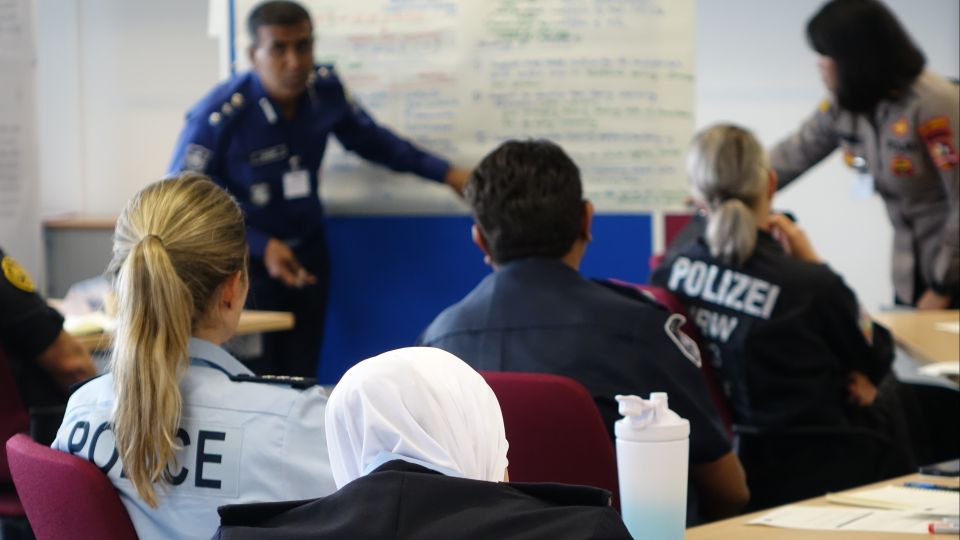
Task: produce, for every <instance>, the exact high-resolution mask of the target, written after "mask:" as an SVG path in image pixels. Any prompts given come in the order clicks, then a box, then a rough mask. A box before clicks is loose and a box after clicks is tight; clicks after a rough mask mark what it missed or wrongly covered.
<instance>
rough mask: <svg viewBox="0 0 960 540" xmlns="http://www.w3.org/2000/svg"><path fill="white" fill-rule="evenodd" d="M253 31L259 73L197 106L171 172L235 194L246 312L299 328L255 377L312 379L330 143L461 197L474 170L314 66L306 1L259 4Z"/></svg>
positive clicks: (323, 274)
mask: <svg viewBox="0 0 960 540" xmlns="http://www.w3.org/2000/svg"><path fill="white" fill-rule="evenodd" d="M247 27H248V31H249V33H250V39H251V45H250V48H249V51H248V52H249V55H250V61H251V63H252V65H253V71H252V72H246V73H242V74H240V75H238V76H236V77H234V78H232V79H230V80H228V81H226V82H224V83H221V84H220V85H218V86H217V87H216V88H214V89H213V90H212V91H211V92H209V93H208V94H207V95H206V96H205V97H204V98H203V99H201V100H200V102H199V103H198V104H197V105H196V106H194V107H193V108H192V109H191V110H190V112H189V113H188V115H187V122H186V125H185V127H184V128H183V131H182V132H181V134H180V137H179V140H178V141H177V144H176V147H175V149H174V153H173V159H172V162H171V165H170V172H171V174H174V173H176V172H179V171H182V170H193V171H197V172H202V173H204V174H206V175H208V176H210V177H211V178H213V180H214V181H215V182H216V183H218V184H219V185H221V186H222V187H224V188H225V189H226V190H227V191H229V192H230V193H231V194H232V195H233V196H234V197H236V199H237V201H238V202H239V203H240V205H241V207H242V208H243V211H244V213H245V215H246V219H247V238H248V240H249V243H250V255H251V260H250V285H251V294H250V307H252V308H256V309H268V310H283V311H292V312H293V313H294V316H295V319H296V322H295V327H294V329H293V330H292V331H290V332H279V333H271V334H267V335H264V336H263V343H264V350H263V361H264V365H262V366H258V371H265V372H276V373H284V374H288V375H299V376H306V377H314V376H316V371H317V362H318V359H319V354H320V347H321V343H322V334H323V327H324V315H325V308H326V299H327V282H328V270H329V267H328V253H327V245H326V241H325V237H324V216H323V208H322V205H321V202H320V199H319V197H318V193H319V191H318V189H319V181H320V178H319V169H320V165H321V162H322V160H323V155H324V151H325V149H326V143H327V138H328V136H329V135H331V134H332V135H334V136H336V137H337V139H338V140H339V141H340V142H341V143H342V144H343V146H344V147H345V148H346V149H348V150H351V151H354V152H356V153H357V154H359V155H360V156H362V157H364V158H366V159H368V160H370V161H373V162H376V163H379V164H382V165H385V166H387V167H389V168H390V169H393V170H394V171H398V172H410V173H415V174H417V175H419V176H421V177H424V178H428V179H431V180H435V181H442V182H446V183H447V184H449V185H450V186H451V187H452V188H453V189H455V190H456V191H457V192H460V191H461V190H462V188H463V184H464V183H465V182H466V178H467V176H468V174H469V172H468V171H465V170H462V169H459V168H455V167H452V166H451V165H450V164H449V163H448V162H447V161H445V160H444V159H441V158H439V157H436V156H434V155H432V154H430V153H428V152H425V151H423V150H421V149H419V148H417V147H416V146H414V145H413V144H411V143H410V142H408V141H405V140H403V139H401V138H399V137H398V136H396V135H394V134H393V133H391V132H390V131H389V130H387V129H385V128H383V127H381V126H379V125H377V124H376V122H375V121H374V119H373V118H371V117H370V116H369V115H368V114H367V113H366V112H365V111H364V110H363V109H362V108H361V106H360V105H359V104H358V103H356V102H355V101H353V99H351V97H350V95H349V93H348V92H346V91H345V90H344V87H343V85H342V84H341V82H340V80H339V78H338V77H337V74H336V72H335V71H334V68H333V66H329V65H314V60H313V40H314V38H313V25H312V22H311V19H310V14H309V13H308V12H307V11H306V9H304V8H303V7H302V6H301V5H299V4H297V3H295V2H288V1H273V2H264V3H261V4H259V5H257V6H256V7H254V8H253V10H252V11H251V12H250V15H249V17H248V20H247Z"/></svg>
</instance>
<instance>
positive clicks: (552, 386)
mask: <svg viewBox="0 0 960 540" xmlns="http://www.w3.org/2000/svg"><path fill="white" fill-rule="evenodd" d="M480 374H481V375H483V378H484V379H486V381H487V384H489V385H490V388H492V389H493V393H494V394H496V395H497V401H499V402H500V409H501V410H502V411H503V423H504V426H505V428H506V431H507V440H508V441H509V442H510V450H509V451H508V453H507V459H509V460H510V465H509V471H510V480H511V481H515V482H559V483H563V484H580V485H586V486H595V487H600V488H603V489H606V490H609V491H610V492H611V493H613V505H614V508H617V509H619V508H620V496H619V492H618V489H617V456H616V453H615V452H614V449H613V443H612V442H611V441H610V434H609V433H608V432H607V428H606V427H605V426H604V424H603V419H602V418H601V417H600V411H598V410H597V406H596V404H595V403H594V402H593V397H591V396H590V393H589V392H587V389H586V388H584V387H583V385H582V384H580V383H579V382H577V381H575V380H573V379H571V378H569V377H561V376H559V375H548V374H545V373H515V372H494V371H482V372H480Z"/></svg>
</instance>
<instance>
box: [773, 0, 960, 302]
mask: <svg viewBox="0 0 960 540" xmlns="http://www.w3.org/2000/svg"><path fill="white" fill-rule="evenodd" d="M807 37H808V39H809V41H810V45H811V46H812V47H813V49H814V50H815V51H816V52H817V53H818V54H819V55H820V58H819V61H818V67H819V69H820V75H821V77H822V78H823V82H824V85H825V86H826V87H827V89H828V90H829V91H830V92H831V97H830V98H828V99H826V100H824V101H823V102H822V103H821V104H820V106H819V108H818V110H817V111H816V112H815V113H814V114H813V116H812V117H810V118H809V119H808V120H807V121H806V122H805V123H804V124H803V125H802V126H801V127H800V129H799V130H798V131H797V132H796V133H794V134H793V135H791V136H790V137H788V138H787V139H786V140H784V141H782V142H781V143H780V144H778V145H777V146H776V147H775V148H774V149H773V150H772V151H771V153H770V159H771V162H772V165H773V168H774V169H775V170H776V171H777V174H778V177H779V187H780V188H782V187H783V186H785V185H787V184H789V183H790V182H791V181H793V180H794V179H795V178H796V177H797V176H799V175H801V174H803V173H804V172H805V171H806V170H807V169H809V168H811V167H813V166H814V165H815V164H816V163H817V162H819V161H820V160H822V159H823V158H825V157H826V156H827V155H829V154H830V153H831V152H833V150H834V149H836V148H837V147H840V148H841V149H842V150H843V155H844V161H845V162H846V163H847V165H849V166H850V167H852V168H854V169H857V170H858V171H860V172H863V173H869V174H870V175H872V176H873V179H874V189H875V190H876V191H877V193H879V194H880V196H881V197H883V200H884V202H885V203H886V206H887V213H888V215H889V216H890V221H891V222H892V223H893V227H894V240H893V242H894V245H893V283H894V290H895V293H896V297H897V302H898V303H902V304H909V305H915V306H917V307H918V308H921V309H942V308H946V307H957V304H958V297H960V295H958V289H960V245H958V244H960V232H958V231H960V212H958V208H960V177H958V157H957V147H958V133H957V131H956V129H957V125H958V123H960V119H958V114H960V113H958V109H960V90H958V86H957V84H955V83H954V82H952V81H949V80H947V79H945V78H943V77H941V76H939V75H937V74H935V73H933V72H931V71H929V70H925V69H924V64H925V60H924V56H923V53H922V52H921V51H920V50H919V49H918V48H917V47H916V45H914V44H913V42H912V41H911V39H910V37H909V36H908V35H907V33H906V31H905V30H904V29H903V27H902V26H901V25H900V23H899V22H898V21H897V19H896V18H895V17H894V16H893V14H892V13H890V11H889V10H888V9H887V8H886V7H885V6H884V5H883V4H881V3H879V2H877V1H876V0H833V1H831V2H828V3H827V4H826V5H824V6H823V8H821V10H820V11H819V12H818V13H817V14H816V15H814V17H813V18H812V19H811V20H810V22H809V23H808V25H807Z"/></svg>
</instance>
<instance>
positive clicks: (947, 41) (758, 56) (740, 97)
mask: <svg viewBox="0 0 960 540" xmlns="http://www.w3.org/2000/svg"><path fill="white" fill-rule="evenodd" d="M886 1H887V5H888V6H890V8H891V9H892V10H893V11H894V12H895V13H896V14H897V15H898V17H899V18H900V20H901V22H903V24H904V25H905V26H906V28H907V30H908V32H909V33H910V35H911V36H913V38H914V39H915V40H916V41H917V43H918V45H919V46H920V48H921V49H923V51H924V52H925V53H926V56H927V61H928V65H929V66H930V67H932V68H933V69H935V70H937V71H939V72H940V73H943V74H946V75H949V76H952V77H956V76H957V72H958V69H960V34H958V28H960V23H958V20H960V3H958V2H957V0H922V1H921V0H886ZM821 4H822V1H821V0H790V1H789V2H784V1H779V2H773V1H770V0H700V1H698V2H697V9H698V12H697V55H698V56H697V76H698V80H697V126H698V127H703V126H706V125H708V124H712V123H714V122H718V121H734V122H737V123H739V124H741V125H744V126H746V127H749V128H751V129H752V130H754V132H756V133H757V135H758V136H759V137H760V138H761V139H762V140H763V141H764V142H766V143H768V144H773V143H775V142H777V141H778V140H779V139H780V138H782V137H784V136H785V135H787V134H788V133H789V132H790V131H791V130H793V129H795V128H796V127H797V125H798V124H799V123H800V122H801V121H802V120H803V119H804V118H806V116H807V115H809V114H811V113H812V112H813V110H814V109H815V108H816V106H817V103H818V102H819V101H820V99H821V98H822V97H824V95H825V94H824V90H823V88H822V86H821V84H820V78H819V76H818V74H817V71H816V66H815V56H814V53H813V52H812V51H810V49H809V48H808V46H807V43H806V36H805V27H806V22H807V20H808V19H809V18H810V16H811V15H813V13H814V12H815V11H816V10H817V9H818V8H819V6H820V5H821ZM851 181H852V174H851V173H850V172H849V169H847V167H846V166H845V165H843V164H842V163H841V160H840V157H839V153H834V155H832V156H831V157H830V158H828V159H827V160H824V162H823V163H821V164H820V165H819V166H818V167H817V168H815V169H814V170H813V171H811V172H810V173H808V174H807V175H806V176H804V177H802V178H799V179H797V180H796V181H795V182H794V183H793V184H791V186H790V187H789V188H787V189H786V190H784V191H783V193H782V194H781V195H780V196H778V198H777V199H776V200H775V201H774V203H775V206H776V207H777V208H779V209H785V210H786V209H789V210H792V211H793V212H794V213H795V214H796V215H797V218H798V219H799V221H800V222H801V223H802V225H803V226H804V228H805V229H806V231H807V233H808V234H809V235H810V236H811V238H812V240H813V243H814V245H815V246H816V248H817V249H818V250H819V252H820V254H821V256H822V257H823V258H825V259H826V260H827V261H829V263H830V265H831V266H832V267H833V268H834V269H835V270H837V271H838V272H839V273H841V274H842V275H843V276H844V277H845V278H846V280H847V283H848V284H849V285H850V286H851V287H852V288H854V289H855V290H856V291H857V293H858V295H859V296H860V300H861V302H862V303H863V304H864V305H865V306H866V307H867V309H876V308H877V307H878V306H881V305H889V304H891V303H892V299H893V287H892V285H891V282H890V242H891V238H892V230H891V228H890V225H889V222H888V221H887V217H886V211H885V210H884V208H883V204H882V202H881V201H880V199H879V197H877V196H876V195H874V196H872V197H869V198H867V199H858V198H855V197H853V196H852V195H851Z"/></svg>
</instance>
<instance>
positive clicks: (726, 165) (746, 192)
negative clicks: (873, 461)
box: [651, 124, 910, 499]
mask: <svg viewBox="0 0 960 540" xmlns="http://www.w3.org/2000/svg"><path fill="white" fill-rule="evenodd" d="M687 175H688V178H689V181H690V186H691V193H692V196H693V198H694V199H695V201H696V202H697V205H698V206H699V207H700V208H702V209H703V210H704V212H705V215H706V226H705V228H703V232H702V234H700V236H699V237H697V238H695V239H693V240H687V241H686V242H685V243H682V244H681V245H679V246H673V247H672V248H671V252H670V253H668V256H667V258H666V260H664V262H663V263H662V264H661V265H660V266H659V267H658V268H657V269H656V270H655V271H654V274H653V276H652V278H651V282H652V283H653V284H655V285H658V286H661V287H665V288H667V289H669V290H670V291H671V292H672V293H673V294H675V295H677V296H678V297H679V299H680V300H681V301H682V302H683V303H684V304H685V305H686V306H687V309H688V311H689V315H690V317H691V318H692V319H693V322H694V323H695V324H696V326H697V327H698V329H699V330H700V333H701V334H702V337H703V340H704V342H705V345H706V346H705V347H703V349H704V350H703V353H704V355H705V356H706V358H704V360H705V361H710V362H711V364H712V365H713V366H716V367H718V368H719V376H720V379H721V381H722V383H723V387H724V389H725V391H726V393H727V396H728V399H729V404H730V408H731V409H732V413H733V417H734V421H735V422H736V423H738V424H741V425H746V426H750V427H751V428H757V429H760V430H763V431H769V430H785V429H792V428H799V427H803V428H808V427H817V428H822V427H825V426H849V425H856V426H861V427H866V428H868V429H873V428H874V427H877V426H886V427H890V426H893V425H895V424H896V423H897V422H896V421H895V419H891V418H890V416H891V415H892V414H893V413H892V412H891V409H892V407H890V408H888V407H887V404H886V400H885V399H878V388H877V387H878V386H879V385H880V383H881V381H886V380H887V379H891V378H888V374H889V371H890V364H891V362H892V360H893V354H892V353H893V350H892V344H891V340H890V335H889V333H888V332H887V331H886V330H885V329H883V328H882V327H879V326H874V325H873V324H872V323H871V322H870V320H869V319H868V318H865V317H861V310H860V307H859V304H858V302H857V298H856V296H855V295H854V293H853V291H851V290H850V289H849V288H848V287H847V286H846V284H845V283H844V282H843V279H842V278H841V277H840V276H839V275H837V274H836V273H834V272H833V271H832V270H831V269H830V268H829V267H828V266H827V265H825V264H823V263H822V262H821V261H820V258H819V257H818V256H817V254H816V252H815V251H814V249H813V247H812V245H811V244H810V241H809V240H808V239H807V237H806V235H805V234H804V233H803V231H802V230H801V229H800V228H799V227H797V226H796V225H795V224H794V223H793V221H792V220H791V219H789V218H787V217H786V216H784V215H781V214H777V213H774V212H772V210H771V208H772V199H773V195H774V193H775V192H776V187H777V176H776V174H775V173H774V172H773V170H772V169H771V167H770V160H769V158H768V157H767V154H766V152H765V151H764V149H763V146H762V145H761V144H760V142H759V141H758V140H757V139H756V138H755V137H754V136H753V134H751V133H750V132H749V131H747V130H745V129H743V128H741V127H737V126H734V125H723V124H721V125H715V126H712V127H709V128H707V129H704V130H703V131H701V132H700V133H698V134H697V135H696V136H695V137H694V139H693V142H692V143H691V145H690V149H689V152H688V155H687ZM885 384H888V385H889V384H893V383H892V382H890V383H885ZM889 399H891V400H892V399H894V398H893V397H892V396H891V397H890V398H889ZM881 431H882V430H881ZM883 435H886V436H892V437H897V436H899V433H883ZM793 449H794V450H796V452H797V454H796V456H795V457H796V459H797V460H798V461H799V462H802V463H814V462H816V460H817V459H818V458H817V457H814V454H805V453H804V452H806V451H807V450H809V448H803V444H802V442H801V443H797V444H796V445H795V446H794V447H793ZM832 450H837V449H832ZM837 452H838V455H839V457H838V459H837V460H834V461H832V462H831V463H830V464H828V465H825V468H824V469H823V470H824V471H825V472H826V473H827V474H828V475H830V474H833V475H834V477H833V478H834V480H839V481H841V482H842V478H843V477H844V472H843V470H842V469H843V467H845V466H846V465H848V464H849V463H848V462H846V461H844V458H849V459H856V456H852V455H847V456H843V455H842V450H837ZM861 457H863V456H861ZM884 457H887V456H884ZM741 459H743V461H744V466H745V467H746V468H747V477H748V480H752V482H753V485H751V486H750V490H751V493H753V494H754V495H755V496H756V497H757V498H758V499H762V498H763V497H764V489H763V486H758V485H757V484H756V482H757V481H758V471H756V470H754V471H752V472H753V475H751V463H749V459H745V456H743V455H741ZM790 459H791V457H790V456H787V455H781V456H779V457H777V458H776V459H772V461H770V462H768V463H772V462H776V463H784V464H786V463H790ZM909 461H910V459H909V456H907V457H905V458H904V459H903V460H900V461H899V463H898V465H901V466H904V467H906V466H908V465H907V464H908V463H909ZM888 463H893V462H892V461H890V462H888ZM797 470H799V469H797ZM837 470H839V472H837ZM899 470H901V469H899V468H896V466H895V467H894V469H892V470H890V469H888V470H883V471H882V473H881V474H891V473H895V472H899ZM834 473H836V474H834ZM783 474H785V475H786V476H787V478H784V481H785V482H787V483H788V484H785V486H788V485H789V482H790V478H789V474H790V473H789V471H786V472H784V473H783ZM759 476H763V474H760V475H759ZM877 479H878V480H879V478H877ZM804 480H805V481H807V482H808V486H809V485H813V492H816V493H822V492H823V491H825V490H826V489H827V488H830V489H836V488H838V485H837V484H836V483H834V484H831V485H822V486H817V485H815V482H816V481H815V480H814V481H813V483H812V484H811V483H810V479H809V478H806V479H804ZM858 480H863V481H866V480H869V478H860V479H858ZM861 483H863V482H861ZM755 488H756V489H755ZM782 488H783V491H784V492H787V491H788V490H789V487H783V486H782ZM818 490H819V491H818ZM811 494H814V493H811Z"/></svg>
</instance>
